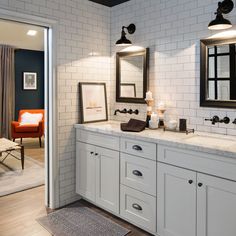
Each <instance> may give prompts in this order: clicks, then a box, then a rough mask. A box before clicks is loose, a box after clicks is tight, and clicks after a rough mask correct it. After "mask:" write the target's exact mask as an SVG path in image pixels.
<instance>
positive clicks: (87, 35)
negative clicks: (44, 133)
mask: <svg viewBox="0 0 236 236" xmlns="http://www.w3.org/2000/svg"><path fill="white" fill-rule="evenodd" d="M0 8H3V9H7V10H11V11H16V12H21V13H25V14H29V15H35V16H40V17H45V18H48V19H54V20H56V21H57V22H58V35H57V45H56V52H57V58H56V64H57V68H56V69H57V82H58V95H57V97H58V129H57V137H58V153H59V159H60V163H59V166H60V170H59V173H60V178H59V179H60V206H63V205H66V204H68V203H71V202H73V201H75V200H76V199H77V198H78V196H77V195H76V194H75V130H74V128H73V125H74V124H75V123H78V120H79V116H78V114H79V108H78V107H79V104H78V83H79V82H85V81H94V82H99V81H102V82H106V84H107V88H108V101H110V92H109V91H110V90H109V88H110V9H109V8H108V7H104V6H101V5H98V4H95V3H92V2H89V1H87V0H47V1H46V0H7V1H5V0H0Z"/></svg>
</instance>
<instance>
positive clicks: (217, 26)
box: [208, 14, 232, 30]
mask: <svg viewBox="0 0 236 236" xmlns="http://www.w3.org/2000/svg"><path fill="white" fill-rule="evenodd" d="M231 27H232V24H231V22H230V21H229V20H227V19H225V18H224V17H223V15H222V14H217V15H216V18H215V20H213V21H211V22H210V23H209V25H208V29H210V30H224V29H229V28H231Z"/></svg>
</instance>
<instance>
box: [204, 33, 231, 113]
mask: <svg viewBox="0 0 236 236" xmlns="http://www.w3.org/2000/svg"><path fill="white" fill-rule="evenodd" d="M200 46H201V52H200V53H201V55H200V57H201V60H200V106H203V107H221V108H236V38H235V37H232V38H211V39H203V40H201V45H200Z"/></svg>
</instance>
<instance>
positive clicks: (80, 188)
mask: <svg viewBox="0 0 236 236" xmlns="http://www.w3.org/2000/svg"><path fill="white" fill-rule="evenodd" d="M94 154H95V147H94V146H92V145H89V144H84V143H80V142H77V143H76V193H78V194H80V195H81V196H83V197H85V198H87V199H89V200H91V201H95V163H96V162H95V155H94Z"/></svg>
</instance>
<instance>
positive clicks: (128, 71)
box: [116, 48, 149, 103]
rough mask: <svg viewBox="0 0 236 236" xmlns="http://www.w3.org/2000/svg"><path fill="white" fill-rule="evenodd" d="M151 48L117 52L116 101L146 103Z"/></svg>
mask: <svg viewBox="0 0 236 236" xmlns="http://www.w3.org/2000/svg"><path fill="white" fill-rule="evenodd" d="M148 59H149V49H148V48H144V49H141V50H137V51H131V52H129V51H124V52H118V53H117V54H116V101H117V102H127V103H145V100H144V99H145V95H146V92H147V87H148Z"/></svg>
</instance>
